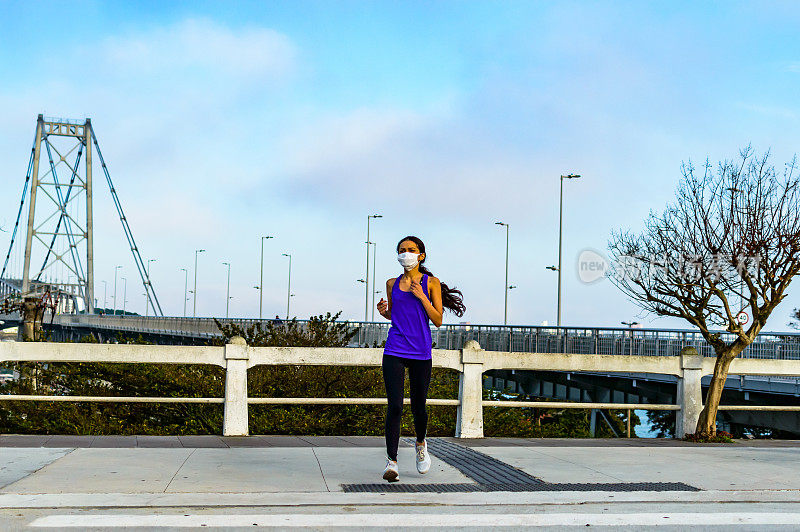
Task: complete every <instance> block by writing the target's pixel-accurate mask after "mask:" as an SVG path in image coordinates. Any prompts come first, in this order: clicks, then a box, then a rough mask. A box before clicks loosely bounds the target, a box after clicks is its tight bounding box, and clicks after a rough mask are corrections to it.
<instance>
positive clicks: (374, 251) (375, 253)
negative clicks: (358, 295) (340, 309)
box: [370, 242, 378, 321]
mask: <svg viewBox="0 0 800 532" xmlns="http://www.w3.org/2000/svg"><path fill="white" fill-rule="evenodd" d="M370 244H372V314H371V315H370V320H371V321H375V278H376V277H377V276H376V275H375V257H377V256H378V244H376V243H375V242H370Z"/></svg>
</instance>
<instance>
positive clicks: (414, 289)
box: [411, 280, 428, 300]
mask: <svg viewBox="0 0 800 532" xmlns="http://www.w3.org/2000/svg"><path fill="white" fill-rule="evenodd" d="M411 293H412V294H414V295H415V296H417V299H419V300H423V299H428V298H427V297H426V296H425V292H423V291H422V284H421V283H418V282H417V281H414V280H412V281H411Z"/></svg>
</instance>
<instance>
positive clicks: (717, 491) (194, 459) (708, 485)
mask: <svg viewBox="0 0 800 532" xmlns="http://www.w3.org/2000/svg"><path fill="white" fill-rule="evenodd" d="M429 446H430V449H431V454H432V458H433V463H432V467H431V471H430V472H429V473H428V474H426V475H420V474H418V473H417V472H416V469H415V467H414V465H413V464H414V449H413V441H412V440H403V441H402V442H401V446H400V451H399V455H398V462H399V465H400V474H401V476H400V478H401V481H400V482H398V483H393V484H387V483H385V482H383V481H382V479H380V474H381V472H382V470H383V466H384V463H385V458H384V448H383V439H382V438H377V437H289V436H264V437H249V438H221V437H215V436H207V437H206V436H203V437H163V438H162V437H136V436H132V437H107V438H106V437H71V436H13V435H5V436H0V457H2V464H0V529H1V530H6V529H11V530H13V529H31V530H32V529H34V528H51V529H65V528H70V527H72V528H73V529H75V530H78V529H97V530H104V529H109V530H110V529H119V528H120V527H133V526H138V527H144V528H150V529H173V528H175V529H177V528H183V527H204V528H208V527H226V528H231V527H233V528H236V527H242V528H244V527H247V528H249V529H252V528H253V527H254V525H256V526H262V527H279V528H294V527H297V528H298V529H303V528H306V529H308V528H310V529H320V528H329V527H332V526H337V527H344V528H342V529H354V530H360V529H369V528H370V527H372V529H379V528H386V527H389V526H401V527H402V526H405V527H408V529H412V528H413V529H416V528H419V527H421V526H424V527H431V529H435V528H440V529H444V528H447V529H452V528H466V529H469V528H470V527H472V529H475V530H483V529H486V528H489V527H500V528H501V529H513V530H516V529H526V528H539V529H541V528H547V529H550V528H553V529H562V528H564V529H575V528H576V527H578V526H580V527H583V528H584V529H585V527H586V526H587V525H591V526H593V527H603V528H606V527H607V528H608V529H610V530H611V529H613V530H621V529H622V527H625V529H626V530H635V529H641V530H648V529H658V530H665V529H670V528H672V529H675V530H680V529H685V527H687V526H689V525H698V526H705V527H710V528H709V529H715V528H716V527H725V528H726V529H727V528H731V527H733V528H737V527H738V528H739V529H741V530H753V529H758V530H771V529H775V530H796V529H798V528H800V442H787V441H776V442H769V441H757V442H740V443H737V444H732V445H711V446H704V445H703V446H701V445H692V444H687V443H685V442H673V441H668V440H636V439H632V440H619V439H614V440H535V439H513V438H502V439H494V438H486V439H481V440H459V439H454V438H431V439H430V440H429ZM31 527H32V528H31Z"/></svg>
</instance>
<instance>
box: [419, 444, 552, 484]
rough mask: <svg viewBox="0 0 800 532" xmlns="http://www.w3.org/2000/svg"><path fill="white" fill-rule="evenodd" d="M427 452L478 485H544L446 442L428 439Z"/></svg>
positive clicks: (480, 455) (466, 448)
mask: <svg viewBox="0 0 800 532" xmlns="http://www.w3.org/2000/svg"><path fill="white" fill-rule="evenodd" d="M412 443H413V442H412ZM428 451H430V453H431V454H432V455H433V456H435V457H436V458H438V459H439V460H441V461H442V462H444V463H446V464H448V465H451V466H453V467H455V468H456V469H458V470H459V471H461V472H462V473H463V474H464V475H466V476H468V477H469V478H471V479H472V480H474V481H475V482H477V483H478V484H544V481H543V480H541V479H538V478H536V477H534V476H532V475H529V474H528V473H526V472H525V471H522V470H521V469H517V468H516V467H513V466H510V465H509V464H507V463H505V462H501V461H500V460H498V459H497V458H494V457H492V456H489V455H487V454H483V453H480V452H478V451H476V450H474V449H470V448H469V447H464V446H462V445H458V444H456V443H453V442H449V441H447V440H440V439H438V438H429V439H428Z"/></svg>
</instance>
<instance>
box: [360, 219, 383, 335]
mask: <svg viewBox="0 0 800 532" xmlns="http://www.w3.org/2000/svg"><path fill="white" fill-rule="evenodd" d="M370 218H383V216H382V215H380V214H370V215H369V216H367V242H366V243H367V276H366V277H365V278H364V279H365V282H364V299H365V301H364V321H367V320H369V220H370Z"/></svg>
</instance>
